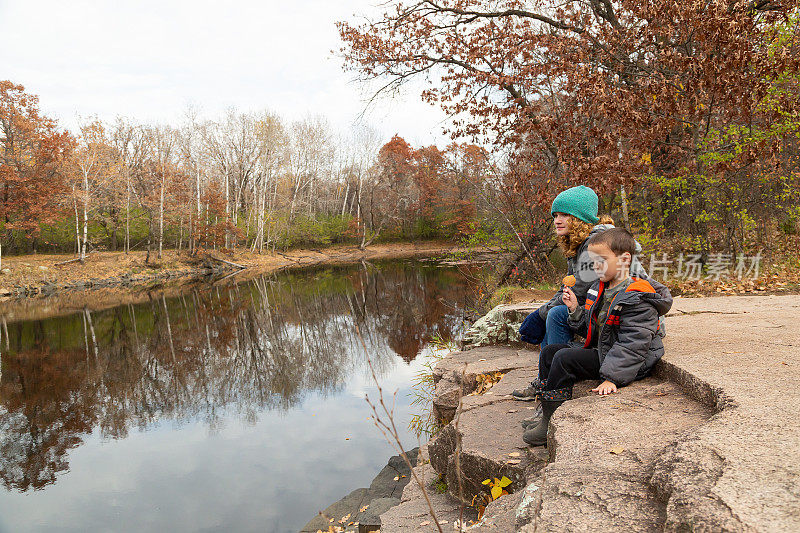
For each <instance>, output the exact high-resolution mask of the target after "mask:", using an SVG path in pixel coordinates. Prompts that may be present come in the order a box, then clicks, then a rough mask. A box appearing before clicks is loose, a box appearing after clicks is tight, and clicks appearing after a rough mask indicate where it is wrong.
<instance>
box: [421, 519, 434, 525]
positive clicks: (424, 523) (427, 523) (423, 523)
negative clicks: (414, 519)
mask: <svg viewBox="0 0 800 533" xmlns="http://www.w3.org/2000/svg"><path fill="white" fill-rule="evenodd" d="M419 525H421V526H429V525H431V523H430V522H428V521H427V520H425V521H424V522H420V524H419Z"/></svg>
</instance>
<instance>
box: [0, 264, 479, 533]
mask: <svg viewBox="0 0 800 533" xmlns="http://www.w3.org/2000/svg"><path fill="white" fill-rule="evenodd" d="M470 306H471V300H470V296H469V290H468V289H467V282H466V280H465V279H464V277H463V276H462V275H461V274H460V273H459V272H458V271H457V270H455V269H450V268H442V267H441V266H437V265H432V264H426V263H418V262H392V263H376V264H363V265H359V266H352V267H340V268H325V269H317V270H307V271H296V272H293V273H286V274H281V275H273V276H266V277H262V278H258V279H255V280H252V281H249V282H245V283H241V284H238V285H230V286H225V287H202V288H198V289H196V290H193V291H190V292H187V293H185V294H183V295H182V296H180V297H176V298H163V297H160V296H153V297H152V298H150V300H149V301H146V302H145V303H141V304H136V305H126V306H120V307H116V308H112V309H106V310H101V311H91V310H84V311H78V312H76V313H74V314H72V315H68V316H60V317H55V318H50V319H44V320H36V321H24V322H15V323H8V324H7V333H5V332H4V333H3V335H2V338H1V340H0V349H2V353H1V356H2V377H1V378H0V478H1V479H2V485H3V486H2V488H0V532H6V531H8V532H11V531H14V532H16V531H219V530H226V531H268V532H288V531H297V530H298V529H299V528H300V527H302V526H303V525H304V524H305V523H306V522H307V521H308V520H310V519H311V518H313V517H314V515H315V514H316V513H317V511H319V510H320V509H324V508H325V507H327V506H328V505H329V504H330V503H332V502H334V501H335V500H338V499H339V498H341V497H342V496H344V495H345V494H347V493H348V492H349V491H350V490H352V489H354V488H356V487H362V486H368V485H369V483H370V481H371V480H372V478H373V477H374V476H375V475H376V474H377V473H378V471H379V470H380V469H381V468H382V467H383V466H384V465H385V464H386V461H387V459H388V458H389V456H391V455H394V453H395V452H394V451H393V449H392V448H391V447H390V446H389V444H388V443H386V441H385V440H384V438H383V437H382V436H381V435H380V433H379V432H378V430H377V429H376V428H375V426H374V425H373V424H372V422H371V421H370V420H369V416H370V408H369V406H368V405H367V404H366V403H365V401H364V395H365V394H369V395H370V397H374V396H375V394H376V387H375V385H374V383H373V381H372V378H371V377H370V373H369V369H368V366H367V363H366V361H367V357H366V354H365V352H364V349H363V347H362V345H361V341H360V340H359V339H358V336H357V334H356V328H355V327H354V326H355V324H357V325H358V328H359V330H360V332H361V335H362V337H363V339H364V342H365V343H366V346H367V353H368V354H369V357H370V358H371V360H372V361H373V364H374V366H375V369H376V371H377V373H378V374H379V377H380V382H381V385H382V386H383V387H384V389H385V390H388V391H389V392H393V391H395V390H397V391H398V393H397V396H396V407H395V410H396V417H397V421H398V427H399V428H402V431H403V432H404V434H403V435H402V437H403V439H404V444H405V446H406V447H408V448H411V447H414V446H416V445H417V439H416V438H415V437H414V436H413V435H412V434H411V433H410V432H408V431H407V426H408V422H409V420H410V416H411V413H413V412H416V411H418V410H419V408H418V407H417V406H412V405H411V398H410V397H409V392H410V386H411V384H412V381H413V378H414V375H415V374H416V372H418V371H419V370H420V369H421V368H422V364H423V362H424V361H425V359H426V358H428V357H430V353H431V350H432V347H431V346H429V343H430V341H431V339H433V338H434V337H441V338H443V339H445V340H447V339H451V338H454V337H456V336H457V335H458V334H459V333H460V332H461V330H462V328H463V318H462V317H463V316H464V313H465V310H466V309H469V307H470Z"/></svg>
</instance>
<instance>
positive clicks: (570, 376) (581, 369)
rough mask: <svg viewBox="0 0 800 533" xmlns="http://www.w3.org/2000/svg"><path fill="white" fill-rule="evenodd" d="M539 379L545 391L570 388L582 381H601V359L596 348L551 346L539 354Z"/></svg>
mask: <svg viewBox="0 0 800 533" xmlns="http://www.w3.org/2000/svg"><path fill="white" fill-rule="evenodd" d="M539 379H541V380H542V381H544V380H545V379H546V380H547V386H545V390H557V389H564V388H570V389H572V386H573V385H574V384H575V382H576V381H580V380H582V379H600V357H599V356H598V354H597V350H596V349H595V348H570V346H569V344H550V345H548V346H545V347H544V348H542V350H541V351H540V352H539Z"/></svg>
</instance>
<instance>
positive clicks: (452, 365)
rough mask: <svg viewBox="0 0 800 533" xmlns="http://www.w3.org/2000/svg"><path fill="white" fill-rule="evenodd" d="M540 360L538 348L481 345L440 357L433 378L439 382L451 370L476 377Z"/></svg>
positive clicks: (535, 363)
mask: <svg viewBox="0 0 800 533" xmlns="http://www.w3.org/2000/svg"><path fill="white" fill-rule="evenodd" d="M538 361H539V351H538V350H525V349H519V348H512V347H509V346H481V347H479V348H473V349H472V350H466V351H456V352H451V353H449V354H448V355H446V356H445V357H443V358H442V359H440V360H439V362H437V363H436V367H435V368H434V369H433V380H434V382H438V381H439V380H440V379H442V377H443V376H445V375H446V374H448V373H451V372H452V373H455V374H457V375H460V374H461V373H462V371H464V373H465V374H467V375H469V376H473V378H474V376H476V375H478V374H485V373H487V372H500V371H507V370H511V369H514V368H522V367H529V366H533V367H536V366H537V363H538ZM470 392H471V391H470Z"/></svg>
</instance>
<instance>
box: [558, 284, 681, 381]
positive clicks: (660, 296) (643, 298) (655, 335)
mask: <svg viewBox="0 0 800 533" xmlns="http://www.w3.org/2000/svg"><path fill="white" fill-rule="evenodd" d="M603 289H604V283H603V282H601V281H596V282H595V283H593V284H592V286H591V287H590V288H589V290H588V291H587V298H586V303H585V305H584V308H583V309H584V312H583V313H581V314H580V316H578V317H573V316H570V319H569V325H570V328H571V329H572V330H573V331H575V332H576V333H578V334H580V335H582V336H584V337H585V338H586V343H585V344H584V347H585V348H590V347H591V346H593V345H595V339H594V338H593V336H596V335H597V331H598V327H597V314H598V313H599V311H600V307H601V305H598V304H599V303H600V300H601V297H602V295H603ZM670 307H672V295H671V294H670V292H669V289H667V287H665V286H664V285H662V284H661V283H659V282H657V281H655V280H652V279H651V280H644V279H640V278H633V283H631V284H630V285H629V286H628V287H627V288H626V289H625V291H624V292H619V293H617V294H616V296H615V297H614V299H613V300H612V302H611V306H610V307H609V310H608V317H607V318H606V323H605V326H604V327H603V328H602V331H601V333H600V338H598V339H597V342H596V345H597V352H598V356H599V357H600V376H601V377H602V378H603V379H607V380H609V381H611V382H612V383H614V384H615V385H617V386H618V387H622V386H624V385H627V384H629V383H631V382H632V381H634V380H637V379H642V378H643V377H645V376H646V375H647V374H648V373H649V372H650V370H652V368H653V365H655V364H656V361H658V360H659V359H661V356H662V355H664V343H663V342H662V341H661V338H662V337H663V336H664V334H665V333H664V326H663V321H664V318H663V315H665V314H666V313H667V312H668V311H669V309H670Z"/></svg>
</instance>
